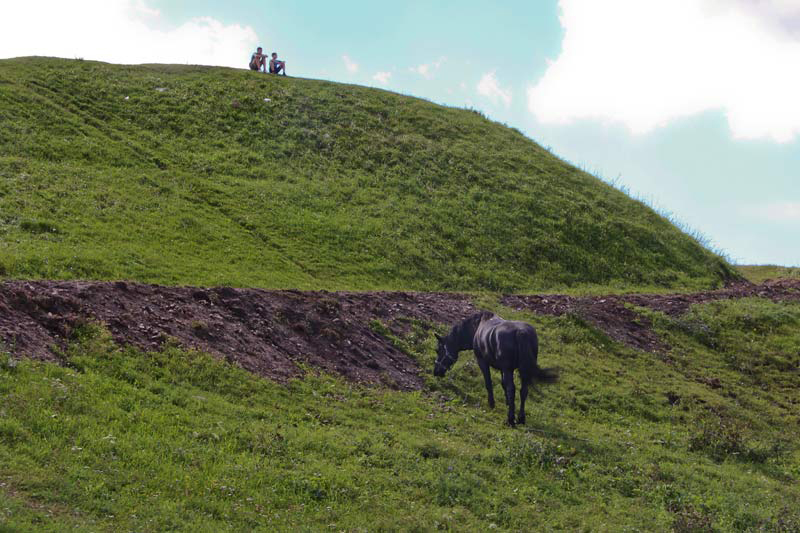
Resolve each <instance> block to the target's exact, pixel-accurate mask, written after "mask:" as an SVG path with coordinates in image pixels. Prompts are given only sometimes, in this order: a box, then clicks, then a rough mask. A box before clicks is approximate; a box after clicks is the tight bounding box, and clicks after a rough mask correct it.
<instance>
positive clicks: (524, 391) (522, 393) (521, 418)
mask: <svg viewBox="0 0 800 533" xmlns="http://www.w3.org/2000/svg"><path fill="white" fill-rule="evenodd" d="M527 398H528V382H527V381H525V379H524V378H523V380H522V385H521V386H520V388H519V415H518V416H517V424H524V423H525V400H526V399H527Z"/></svg>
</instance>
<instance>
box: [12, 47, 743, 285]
mask: <svg viewBox="0 0 800 533" xmlns="http://www.w3.org/2000/svg"><path fill="white" fill-rule="evenodd" d="M267 98H268V99H269V101H266V100H265V99H267ZM0 124H2V126H1V127H0V276H4V277H7V278H49V279H76V278H80V279H120V278H124V279H134V280H140V281H144V282H153V283H163V284H202V285H234V286H258V287H275V288H285V287H297V288H313V289H320V288H326V289H374V288H386V289H420V290H427V289H446V290H479V289H489V290H508V291H510V290H533V289H534V288H539V289H541V288H553V287H563V286H574V285H577V284H595V285H597V284H600V285H615V286H623V287H634V286H636V287H642V286H669V287H700V286H703V287H705V286H709V285H714V284H718V283H719V282H720V280H721V279H722V278H723V277H725V276H728V275H730V274H731V270H730V269H729V267H728V265H727V263H725V261H724V260H722V259H721V258H719V257H717V256H715V255H713V254H712V253H710V252H709V251H707V250H706V249H704V248H703V247H702V246H701V245H700V244H698V242H697V241H696V240H695V239H693V238H691V237H689V236H687V235H686V234H684V233H682V232H681V231H679V230H678V229H677V228H675V227H674V226H673V225H672V224H671V223H670V222H669V221H668V220H666V219H665V218H663V217H662V216H660V215H658V214H656V213H655V212H653V211H652V210H651V209H649V208H648V207H646V206H645V205H643V204H642V203H640V202H637V201H634V200H632V199H630V198H628V197H627V196H625V195H624V194H623V193H621V192H619V191H617V190H615V189H614V188H612V187H610V186H609V185H607V184H604V183H603V182H601V181H600V180H598V179H596V178H594V177H592V176H590V175H588V174H586V173H584V172H582V171H580V170H578V169H576V168H575V167H573V166H571V165H568V164H566V163H564V162H563V161H561V160H559V159H557V158H556V157H554V156H552V155H551V154H550V153H549V152H548V151H546V150H544V149H543V148H541V147H540V146H538V145H537V144H535V143H534V142H531V141H530V140H529V139H527V138H525V137H524V136H523V135H521V134H520V133H519V132H517V131H515V130H513V129H509V128H506V127H504V126H501V125H499V124H496V123H493V122H490V121H488V120H486V119H485V118H484V117H482V116H481V115H480V114H479V113H476V112H471V111H466V110H457V109H448V108H444V107H441V106H437V105H434V104H431V103H429V102H426V101H423V100H419V99H416V98H409V97H406V96H401V95H398V94H393V93H390V92H386V91H381V90H376V89H367V88H363V87H357V86H350V85H342V84H336V83H329V82H323V81H315V80H305V79H292V78H283V77H269V76H264V75H259V74H255V73H252V72H249V71H242V70H231V69H224V68H204V67H192V66H165V65H158V66H137V67H132V66H114V65H108V64H103V63H96V62H88V61H80V60H62V59H43V58H22V59H15V60H3V61H0Z"/></svg>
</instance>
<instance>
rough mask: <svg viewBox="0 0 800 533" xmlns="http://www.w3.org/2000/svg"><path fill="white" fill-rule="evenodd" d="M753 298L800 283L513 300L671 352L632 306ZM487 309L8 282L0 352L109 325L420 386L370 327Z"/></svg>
mask: <svg viewBox="0 0 800 533" xmlns="http://www.w3.org/2000/svg"><path fill="white" fill-rule="evenodd" d="M751 296H754V297H762V298H770V299H772V300H776V301H780V300H800V280H781V281H777V282H767V283H764V284H762V285H752V284H747V283H743V284H737V285H734V286H731V287H728V288H726V289H721V290H717V291H706V292H699V293H692V294H672V295H658V294H631V295H613V296H603V297H583V298H579V297H572V296H565V295H528V296H520V295H510V296H506V297H504V298H503V300H502V303H503V304H504V305H506V306H509V307H513V308H517V309H527V310H530V311H533V312H536V313H540V314H549V315H563V314H566V313H574V314H576V315H577V316H579V317H581V318H582V319H584V320H586V321H587V322H588V323H590V324H592V325H594V326H595V327H597V328H598V329H600V330H602V331H604V332H605V333H606V334H608V335H609V336H610V337H611V338H613V339H615V340H617V341H620V342H623V343H625V344H628V345H630V346H632V347H635V348H638V349H641V350H646V351H650V352H660V353H664V352H666V351H667V350H668V349H669V347H668V346H667V345H666V344H665V343H664V341H663V340H662V339H660V338H659V337H658V335H657V334H656V333H655V332H653V331H652V329H651V324H650V323H649V321H648V320H647V319H646V318H645V317H643V316H642V315H640V314H638V313H636V312H635V311H633V310H631V309H630V308H629V305H630V304H633V305H635V306H639V307H647V308H650V309H654V310H657V311H662V312H665V313H667V314H669V315H679V314H682V313H684V312H686V310H687V309H688V308H689V306H690V305H692V304H695V303H704V302H708V301H712V300H720V299H731V298H744V297H751ZM475 311H476V309H475V308H474V307H473V306H472V304H471V303H470V299H469V297H468V296H465V295H459V294H447V293H409V292H392V293H388V292H374V293H350V292H300V291H266V290H259V289H232V288H213V289H202V288H192V287H161V286H155V285H144V284H138V283H125V282H116V283H101V282H48V281H38V282H21V281H16V282H6V283H2V284H0V349H7V350H10V351H12V352H13V353H14V354H18V355H24V356H28V357H33V358H37V359H44V360H58V349H59V347H61V346H63V345H64V343H65V342H66V340H67V339H68V338H69V336H70V332H71V331H72V330H73V329H74V328H75V326H76V325H79V324H82V323H85V322H87V321H99V322H102V323H104V324H105V325H106V326H107V327H108V329H109V331H110V332H111V334H112V335H113V337H114V340H115V341H116V342H118V343H120V344H132V345H134V346H137V347H139V348H142V349H145V350H154V349H159V347H160V346H161V345H162V344H163V343H164V342H166V341H167V340H169V339H174V340H175V341H177V342H179V343H180V344H181V345H183V346H186V347H190V348H197V349H200V350H203V351H206V352H209V353H212V354H215V355H217V356H219V357H224V358H225V359H227V360H228V361H230V362H233V363H235V364H238V365H240V366H242V367H243V368H245V369H247V370H250V371H252V372H255V373H257V374H259V375H262V376H265V377H269V378H272V379H277V380H285V379H287V378H289V377H292V376H295V375H299V374H300V373H301V370H300V368H299V366H298V365H302V364H307V365H312V366H314V367H319V368H322V369H324V370H326V371H330V372H336V373H338V374H341V375H342V376H344V377H346V378H348V379H351V380H354V381H357V382H361V383H382V384H385V385H388V386H390V387H394V388H401V389H414V388H419V387H420V386H421V385H422V379H421V378H420V375H419V373H420V368H419V366H418V365H417V363H416V361H414V360H413V359H411V358H409V357H408V356H407V355H406V354H404V353H403V352H401V351H400V350H398V349H397V348H395V347H394V346H393V345H392V344H391V343H390V342H389V341H387V339H386V338H384V337H383V336H381V335H380V334H378V333H376V332H375V331H373V329H372V327H371V326H370V323H371V322H372V321H374V320H378V321H380V322H381V324H383V325H384V326H386V327H388V328H389V330H390V331H391V332H393V333H394V334H398V335H402V334H403V333H405V332H407V331H408V329H409V324H410V321H412V320H419V321H423V322H427V323H438V324H452V323H454V322H456V321H458V320H461V319H463V318H465V317H467V316H469V315H470V314H471V313H474V312H475Z"/></svg>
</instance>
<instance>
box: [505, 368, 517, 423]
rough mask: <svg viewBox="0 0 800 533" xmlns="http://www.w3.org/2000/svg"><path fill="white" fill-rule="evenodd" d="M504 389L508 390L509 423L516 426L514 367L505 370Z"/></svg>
mask: <svg viewBox="0 0 800 533" xmlns="http://www.w3.org/2000/svg"><path fill="white" fill-rule="evenodd" d="M503 389H504V390H505V391H506V405H507V406H508V425H509V426H511V427H512V428H513V427H514V425H515V423H514V393H515V391H514V369H513V368H512V369H511V370H503Z"/></svg>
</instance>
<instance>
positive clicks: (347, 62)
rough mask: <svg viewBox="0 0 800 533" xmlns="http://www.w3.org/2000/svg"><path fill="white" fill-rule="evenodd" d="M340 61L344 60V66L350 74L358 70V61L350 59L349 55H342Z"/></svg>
mask: <svg viewBox="0 0 800 533" xmlns="http://www.w3.org/2000/svg"><path fill="white" fill-rule="evenodd" d="M342 61H344V66H345V68H346V69H347V72H349V73H350V74H355V73H356V72H358V63H356V62H355V61H353V60H352V59H350V56H347V55H343V56H342Z"/></svg>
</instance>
